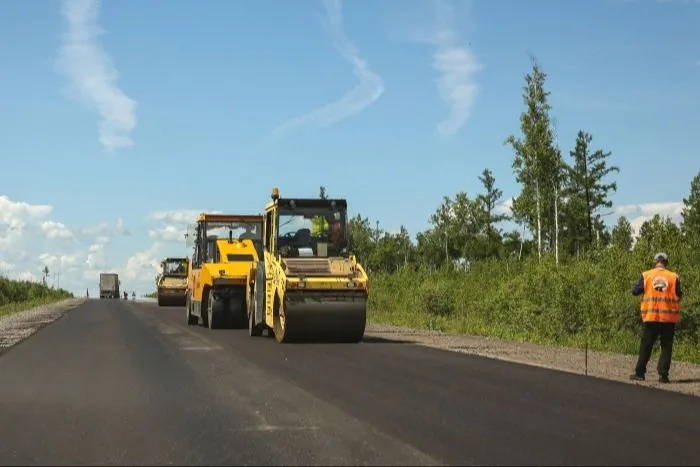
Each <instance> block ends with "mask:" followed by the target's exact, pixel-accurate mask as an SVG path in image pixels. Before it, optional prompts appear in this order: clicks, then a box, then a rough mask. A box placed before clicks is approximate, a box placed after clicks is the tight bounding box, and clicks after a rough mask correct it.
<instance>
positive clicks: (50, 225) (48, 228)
mask: <svg viewBox="0 0 700 467" xmlns="http://www.w3.org/2000/svg"><path fill="white" fill-rule="evenodd" d="M41 230H42V231H43V232H44V235H46V238H71V237H73V232H71V231H70V229H69V228H68V227H66V226H65V225H64V224H62V223H60V222H55V221H44V222H42V223H41Z"/></svg>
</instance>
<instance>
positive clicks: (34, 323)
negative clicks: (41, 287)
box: [0, 298, 87, 355]
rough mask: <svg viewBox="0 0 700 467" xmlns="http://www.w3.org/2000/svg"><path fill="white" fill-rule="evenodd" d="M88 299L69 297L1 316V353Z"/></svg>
mask: <svg viewBox="0 0 700 467" xmlns="http://www.w3.org/2000/svg"><path fill="white" fill-rule="evenodd" d="M86 300H87V299H86V298H69V299H66V300H61V301H59V302H56V303H51V304H49V305H41V306H38V307H34V308H30V309H28V310H22V311H18V312H16V313H11V314H8V315H3V316H0V355H1V354H3V353H5V352H6V351H7V350H8V349H9V348H11V347H12V346H14V345H17V344H18V343H20V342H22V341H23V340H25V339H27V338H28V337H29V336H31V335H32V334H34V333H36V332H37V331H39V330H40V329H41V328H43V327H44V326H46V325H47V324H50V323H53V322H54V321H56V320H57V319H59V318H62V317H63V316H64V315H65V314H66V313H67V312H68V311H70V310H72V309H74V308H76V307H78V306H80V305H81V304H83V303H84V302H85V301H86Z"/></svg>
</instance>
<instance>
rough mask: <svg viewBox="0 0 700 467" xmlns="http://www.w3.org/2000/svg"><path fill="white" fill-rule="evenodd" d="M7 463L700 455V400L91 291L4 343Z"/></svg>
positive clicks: (0, 423) (687, 461)
mask: <svg viewBox="0 0 700 467" xmlns="http://www.w3.org/2000/svg"><path fill="white" fill-rule="evenodd" d="M0 463H1V464H3V465H37V464H43V465H47V464H52V465H106V464H110V465H169V464H170V465H281V464H283V465H313V464H316V465H318V464H322V465H368V464H369V465H436V464H438V465H439V464H442V465H444V464H450V465H473V464H478V465H484V464H487V465H504V464H508V465H518V464H519V465H523V464H528V465H572V464H575V465H591V464H598V465H613V464H615V465H698V464H700V398H695V397H691V396H685V395H682V394H677V393H673V392H667V391H661V390H656V389H652V388H645V387H640V386H634V385H629V384H623V383H615V382H610V381H604V380H597V379H594V378H587V377H584V376H577V375H572V374H568V373H562V372H556V371H549V370H545V369H542V368H536V367H529V366H523V365H517V364H514V363H508V362H503V361H497V360H490V359H486V358H482V357H476V356H469V355H464V354H458V353H453V352H447V351H441V350H437V349H430V348H425V347H420V346H417V345H411V344H403V343H388V342H385V341H369V342H364V343H362V344H351V345H345V344H342V345H341V344H335V345H334V344H306V345H294V344H289V345H288V344H285V345H280V344H277V343H276V342H275V341H274V339H270V338H267V337H258V338H251V337H248V335H247V331H246V330H214V331H212V330H209V329H207V328H203V327H201V326H187V324H186V323H185V313H184V310H183V309H181V308H159V307H158V306H157V305H155V304H148V303H133V302H123V301H118V300H115V301H111V300H110V301H107V300H102V301H100V300H91V301H89V302H87V303H86V304H85V305H82V306H80V307H79V308H76V309H75V310H73V311H71V312H69V313H68V314H67V315H66V316H65V317H63V318H62V319H60V320H58V321H56V322H54V323H53V324H51V325H49V326H47V327H45V328H44V329H42V330H41V331H39V332H38V333H37V334H35V335H33V336H32V337H30V338H29V339H27V340H26V341H24V342H22V343H20V344H19V345H17V346H16V347H14V348H12V349H11V350H9V351H8V352H6V353H5V354H3V355H2V356H0Z"/></svg>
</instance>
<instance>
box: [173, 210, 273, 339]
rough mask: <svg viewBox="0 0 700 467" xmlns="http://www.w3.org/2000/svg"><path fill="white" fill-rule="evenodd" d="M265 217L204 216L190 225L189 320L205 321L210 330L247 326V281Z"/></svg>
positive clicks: (256, 257) (258, 247)
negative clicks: (191, 245) (191, 253)
mask: <svg viewBox="0 0 700 467" xmlns="http://www.w3.org/2000/svg"><path fill="white" fill-rule="evenodd" d="M262 220H263V218H262V216H259V215H235V214H231V215H229V214H200V216H199V219H198V220H197V223H196V224H195V225H194V226H193V228H192V231H193V232H192V237H193V247H194V253H193V255H192V259H191V260H190V268H189V274H188V276H187V292H186V298H185V308H186V313H187V323H188V324H191V325H193V324H198V323H199V320H200V319H201V320H202V324H203V325H204V326H207V327H209V328H212V329H213V328H223V327H225V328H230V327H240V328H245V326H246V323H247V315H246V309H247V304H246V284H247V278H248V274H249V271H250V268H251V267H252V266H253V265H254V264H256V263H257V261H259V258H260V256H261V255H260V252H261V249H262V238H261V233H262ZM221 233H222V234H223V235H220V234H221ZM189 235H190V234H189V233H188V236H189Z"/></svg>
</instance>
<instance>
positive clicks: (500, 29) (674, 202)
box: [0, 0, 700, 293]
mask: <svg viewBox="0 0 700 467" xmlns="http://www.w3.org/2000/svg"><path fill="white" fill-rule="evenodd" d="M326 6H328V9H327V8H326ZM339 7H340V8H339ZM96 32H97V33H96ZM100 32H102V33H100ZM528 53H533V54H534V55H535V56H536V57H537V59H538V61H539V62H540V64H541V65H542V67H543V68H544V70H545V71H546V72H547V73H548V87H549V89H550V91H551V92H552V95H551V104H552V106H553V116H554V117H555V118H556V119H557V121H558V131H559V142H560V145H561V147H562V149H563V151H564V152H565V154H568V150H569V149H570V148H571V147H573V144H574V140H575V137H576V133H577V131H578V130H579V129H584V130H586V131H589V132H591V133H592V134H593V144H594V146H595V148H596V149H597V148H599V147H601V148H604V149H606V150H610V151H612V153H613V155H612V162H613V163H614V164H616V165H618V166H620V168H621V173H620V174H619V176H618V177H617V179H618V185H619V188H618V192H617V194H615V195H614V198H613V200H614V202H615V204H616V206H617V207H618V208H617V211H616V215H618V214H620V213H624V214H626V215H628V217H630V218H632V219H638V221H637V222H638V223H639V222H641V220H643V219H644V218H646V217H648V216H650V215H653V214H654V213H656V212H659V213H662V214H669V215H672V216H674V218H677V217H678V212H679V206H678V203H679V202H680V201H681V200H682V198H683V196H686V194H687V192H688V190H689V186H690V180H691V179H692V177H693V176H694V175H695V174H696V173H697V172H698V171H699V170H700V162H699V159H698V156H697V149H696V146H695V145H694V144H693V143H694V134H695V133H696V131H697V129H698V128H700V110H698V108H699V107H700V3H699V2H697V1H693V0H675V1H674V0H669V1H657V0H645V1H642V0H637V1H630V0H599V1H595V2H590V1H588V2H584V1H579V2H573V1H569V2H564V1H555V0H538V1H529V2H524V1H515V0H510V1H505V0H502V1H471V2H468V1H453V2H448V1H440V2H438V1H432V0H405V1H403V0H402V1H378V0H375V1H369V0H354V1H352V2H344V3H342V5H341V3H340V2H336V3H329V4H328V5H326V4H324V2H323V1H321V0H318V1H317V0H313V1H312V0H297V1H294V2H291V1H290V2H282V1H269V0H268V1H263V0H259V1H256V2H252V1H223V0H219V1H214V0H210V1H208V2H193V1H184V0H168V1H167V2H166V1H162V0H161V1H155V0H151V1H149V2H143V1H135V0H120V1H109V2H102V3H98V2H96V1H94V0H80V1H79V0H68V1H65V2H61V1H58V0H44V1H42V2H28V1H22V0H5V1H4V2H2V3H0V60H1V63H2V68H1V69H2V71H1V72H0V118H1V119H2V120H1V121H2V122H3V123H2V125H0V153H2V154H3V156H2V157H3V170H2V171H0V196H6V197H7V198H0V227H1V226H4V230H3V229H0V273H5V274H8V275H10V276H12V275H15V276H17V277H29V274H33V275H34V276H36V275H38V271H39V269H40V268H41V267H42V266H43V265H44V264H49V267H50V268H51V265H53V266H54V268H53V270H54V271H61V273H62V276H61V277H62V279H61V285H65V286H66V287H69V288H72V289H73V290H76V291H84V289H85V287H87V286H90V287H91V288H92V289H95V287H96V281H95V277H96V274H97V273H98V272H99V270H103V269H105V268H106V269H114V270H118V271H119V272H120V273H122V274H123V275H124V277H125V280H124V281H123V282H125V286H126V287H127V288H129V285H132V286H133V288H136V289H137V292H139V293H142V292H146V291H148V290H150V289H151V288H152V283H153V277H154V275H155V271H154V264H157V260H158V259H159V258H160V257H162V255H164V254H185V253H189V251H188V250H186V249H185V247H184V243H183V241H181V240H179V239H178V237H179V238H182V237H181V233H184V230H183V225H184V221H187V220H188V219H191V218H192V216H191V214H192V212H199V211H202V210H220V211H234V212H260V211H261V210H262V207H263V205H264V203H265V202H266V201H267V200H268V199H269V192H270V190H271V188H272V186H274V185H277V186H279V187H280V190H281V192H282V195H283V196H284V195H289V196H294V195H299V196H303V195H315V194H316V193H317V192H318V186H319V185H321V184H323V185H325V186H326V188H327V190H328V193H329V194H330V195H333V196H339V197H346V198H347V199H348V201H349V204H350V209H351V211H352V212H351V213H352V214H355V213H358V212H359V213H362V214H363V215H365V216H369V217H370V218H371V219H372V220H375V219H379V220H380V221H381V224H382V225H383V227H384V228H386V229H389V230H394V229H397V228H398V227H399V226H400V225H402V224H403V225H405V226H406V227H407V228H408V229H409V230H410V231H411V233H413V234H415V233H416V232H417V231H420V230H423V229H425V228H427V227H428V218H429V216H430V214H431V213H432V212H433V211H434V210H435V209H436V208H437V207H438V205H439V204H440V202H441V199H442V196H443V195H450V196H451V195H454V194H455V193H456V192H457V191H460V190H465V191H467V192H468V193H469V194H475V192H476V191H478V190H480V189H481V187H480V186H479V182H478V179H477V176H478V175H479V174H480V173H481V171H482V170H483V169H484V168H485V167H488V168H490V169H491V170H492V171H493V172H494V175H495V177H496V181H497V184H498V186H499V187H500V188H501V189H502V190H503V192H504V197H503V200H504V201H505V200H506V199H508V198H509V197H511V196H514V195H517V194H518V192H519V187H518V186H517V184H516V183H515V181H514V176H513V173H512V169H511V162H512V157H513V156H512V152H511V150H510V149H509V148H508V147H506V146H504V145H503V140H504V139H505V138H506V137H507V136H508V134H509V133H516V134H519V115H520V113H521V112H522V110H523V103H522V99H521V88H522V85H523V79H524V74H525V73H527V72H528V71H529V69H530V63H529V58H528ZM450 70H451V72H452V73H451V74H450V75H448V76H447V78H445V77H444V72H445V71H450ZM115 77H116V79H114V78H115ZM450 96H453V97H454V99H452V98H450ZM319 109H321V110H319ZM101 128H102V130H101ZM659 159H661V160H663V161H664V162H663V165H662V168H660V167H659V164H658V163H657V160H659ZM267 174H270V178H265V177H266V176H267ZM659 176H661V178H660V179H659V178H657V177H659ZM17 203H26V204H24V205H21V204H17ZM37 205H38V206H39V207H37ZM41 206H45V208H41ZM49 207H50V209H49ZM42 209H43V210H42ZM153 213H160V215H159V216H158V214H156V217H157V219H154V218H153V216H154V214H153ZM188 216H189V217H188ZM614 221H615V215H613V216H611V217H610V218H609V222H610V223H612V222H614ZM46 222H50V223H48V224H47V223H46ZM51 222H53V223H51ZM42 224H43V227H42ZM59 224H60V225H59ZM9 227H13V229H12V230H10V229H9ZM61 228H63V229H64V230H60V229H61ZM163 228H166V229H168V230H165V231H163V230H160V231H158V230H157V229H163ZM52 229H54V230H52ZM56 229H58V230H56ZM149 229H150V230H151V231H152V232H151V235H149ZM52 232H53V233H52ZM57 232H63V236H62V235H61V234H60V233H57ZM163 232H165V233H163ZM35 236H36V238H35ZM154 242H156V243H155V244H154ZM42 254H43V255H44V256H41V255H42ZM86 261H87V262H88V263H87V264H86V263H85V262H86ZM126 284H129V285H126Z"/></svg>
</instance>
